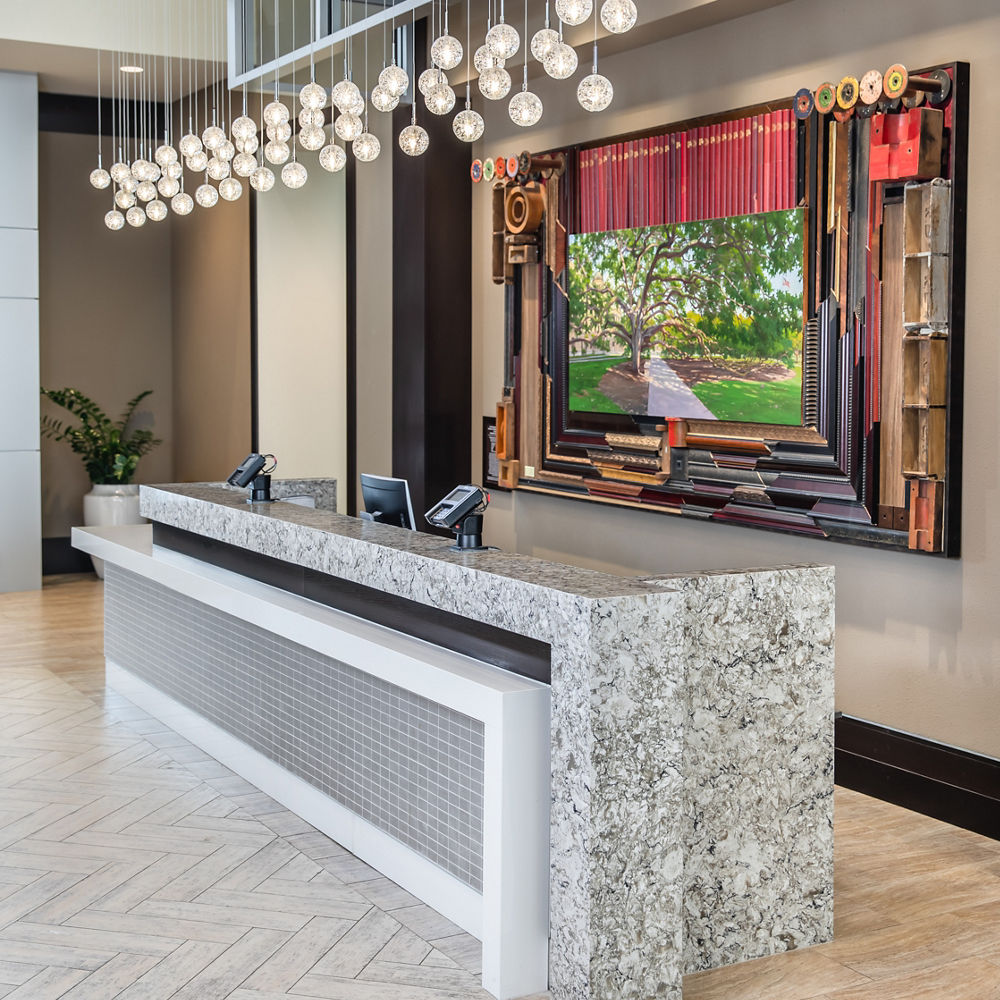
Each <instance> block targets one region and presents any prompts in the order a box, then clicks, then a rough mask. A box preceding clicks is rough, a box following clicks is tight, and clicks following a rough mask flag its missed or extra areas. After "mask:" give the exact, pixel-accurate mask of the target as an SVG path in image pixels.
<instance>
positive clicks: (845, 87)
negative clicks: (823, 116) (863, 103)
mask: <svg viewBox="0 0 1000 1000" xmlns="http://www.w3.org/2000/svg"><path fill="white" fill-rule="evenodd" d="M857 103H858V81H857V78H856V77H853V76H845V77H844V79H843V80H841V81H840V83H838V84H837V107H838V108H840V109H841V111H849V110H850V109H851V108H853V107H854V105H855V104H857Z"/></svg>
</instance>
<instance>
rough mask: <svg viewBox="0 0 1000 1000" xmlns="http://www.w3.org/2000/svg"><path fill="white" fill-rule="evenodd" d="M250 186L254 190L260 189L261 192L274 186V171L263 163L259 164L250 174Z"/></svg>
mask: <svg viewBox="0 0 1000 1000" xmlns="http://www.w3.org/2000/svg"><path fill="white" fill-rule="evenodd" d="M250 187H252V188H253V189H254V191H260V192H261V194H263V193H264V192H265V191H270V190H271V188H273V187H274V171H273V170H271V168H270V167H265V166H264V165H263V164H261V166H259V167H258V168H257V169H256V170H255V171H254V172H253V173H252V174H251V175H250Z"/></svg>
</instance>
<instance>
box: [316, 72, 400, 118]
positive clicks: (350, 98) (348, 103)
mask: <svg viewBox="0 0 1000 1000" xmlns="http://www.w3.org/2000/svg"><path fill="white" fill-rule="evenodd" d="M407 82H409V81H407ZM358 98H361V100H364V98H363V97H362V95H361V90H360V89H359V88H358V85H357V84H356V83H355V82H354V81H353V80H348V79H346V78H345V79H343V80H341V81H340V83H338V84H337V85H336V86H335V87H334V88H333V90H331V91H330V100H331V101H332V102H333V104H335V105H336V106H337V107H338V108H339V109H340V110H341V111H344V110H345V109H346V108H349V107H355V106H357V102H358Z"/></svg>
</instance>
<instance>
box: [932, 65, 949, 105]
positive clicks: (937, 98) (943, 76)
mask: <svg viewBox="0 0 1000 1000" xmlns="http://www.w3.org/2000/svg"><path fill="white" fill-rule="evenodd" d="M927 75H928V76H929V77H931V78H932V79H934V80H937V81H938V82H939V83H940V84H941V89H940V90H939V91H938V92H937V93H936V94H928V95H927V100H928V101H930V103H931V104H944V102H945V101H947V100H948V95H949V94H951V77H950V76H949V75H948V72H947V70H943V69H932V70H931V71H930V72H929V73H928V74H927Z"/></svg>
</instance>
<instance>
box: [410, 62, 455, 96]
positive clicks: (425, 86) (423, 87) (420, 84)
mask: <svg viewBox="0 0 1000 1000" xmlns="http://www.w3.org/2000/svg"><path fill="white" fill-rule="evenodd" d="M447 82H448V77H447V76H445V75H444V73H443V72H442V71H441V70H440V69H438V67H437V66H430V67H428V68H427V69H425V70H424V71H423V73H421V74H420V77H419V79H418V80H417V90H419V91H420V93H421V94H423V95H424V97H425V98H426V97H427V95H428V94H429V93H430V92H431V90H432V89H433V88H434V87H436V86H437V85H438V84H439V83H447Z"/></svg>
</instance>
